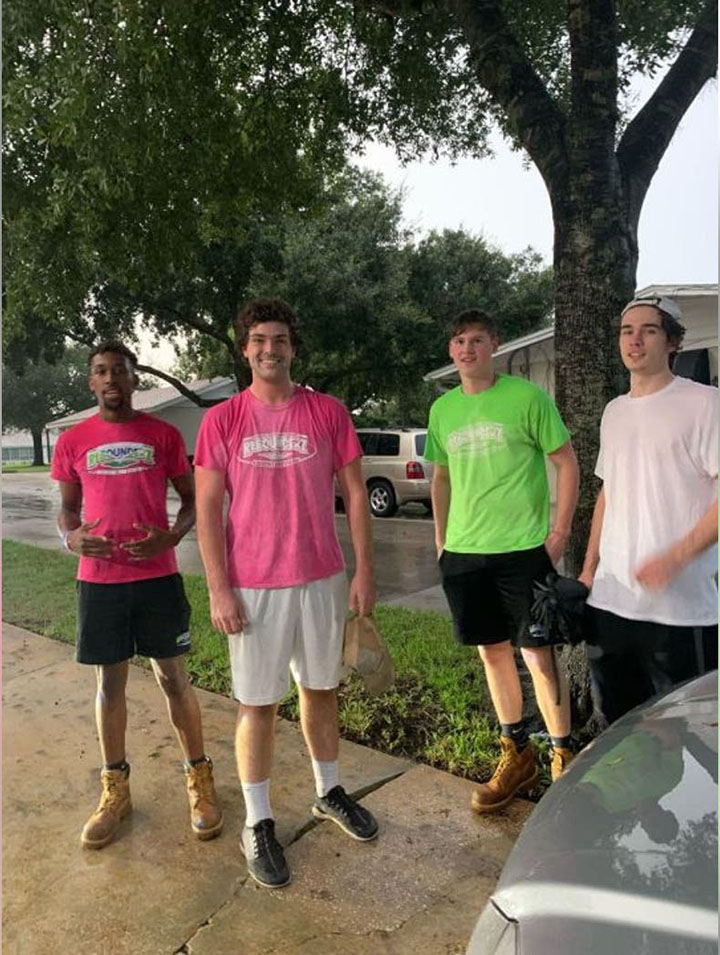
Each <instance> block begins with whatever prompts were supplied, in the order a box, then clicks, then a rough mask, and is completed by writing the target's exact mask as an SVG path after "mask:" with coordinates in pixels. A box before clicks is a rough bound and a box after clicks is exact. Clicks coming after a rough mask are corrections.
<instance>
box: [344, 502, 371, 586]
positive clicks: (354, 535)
mask: <svg viewBox="0 0 720 955" xmlns="http://www.w3.org/2000/svg"><path fill="white" fill-rule="evenodd" d="M345 516H346V518H347V524H348V530H349V531H350V540H351V541H352V546H353V551H354V553H355V569H356V571H357V570H364V571H370V572H372V570H373V542H372V527H371V525H370V512H369V510H368V504H367V494H366V492H365V488H364V487H363V486H361V487H360V488H359V489H353V490H351V491H350V492H349V493H348V495H347V499H346V501H345Z"/></svg>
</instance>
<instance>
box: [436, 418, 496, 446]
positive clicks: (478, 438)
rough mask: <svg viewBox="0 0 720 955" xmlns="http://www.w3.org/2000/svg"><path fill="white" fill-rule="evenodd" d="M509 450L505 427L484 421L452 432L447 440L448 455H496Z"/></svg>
mask: <svg viewBox="0 0 720 955" xmlns="http://www.w3.org/2000/svg"><path fill="white" fill-rule="evenodd" d="M506 448H507V440H506V438H505V431H504V430H503V426H502V425H501V424H498V423H496V422H494V421H483V422H482V423H480V424H471V425H468V426H467V427H465V428H458V430H457V431H452V432H451V433H450V435H449V436H448V440H447V453H448V454H496V453H497V452H498V451H504V450H505V449H506Z"/></svg>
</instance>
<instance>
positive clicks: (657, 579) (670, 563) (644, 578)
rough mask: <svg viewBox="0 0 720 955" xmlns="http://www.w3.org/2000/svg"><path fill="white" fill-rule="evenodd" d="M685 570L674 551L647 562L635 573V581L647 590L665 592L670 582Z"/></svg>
mask: <svg viewBox="0 0 720 955" xmlns="http://www.w3.org/2000/svg"><path fill="white" fill-rule="evenodd" d="M682 569H683V564H682V563H681V561H679V560H678V559H677V557H675V556H674V554H673V553H672V551H668V552H667V553H665V554H660V556H659V557H653V558H651V559H650V560H647V561H645V563H644V564H641V565H640V567H639V568H638V569H637V570H636V571H635V579H636V580H637V582H638V583H639V584H641V585H642V586H643V587H645V588H646V589H647V590H665V588H666V587H667V585H668V584H669V583H670V581H671V580H672V579H673V578H674V577H677V575H678V574H679V573H680V571H681V570H682Z"/></svg>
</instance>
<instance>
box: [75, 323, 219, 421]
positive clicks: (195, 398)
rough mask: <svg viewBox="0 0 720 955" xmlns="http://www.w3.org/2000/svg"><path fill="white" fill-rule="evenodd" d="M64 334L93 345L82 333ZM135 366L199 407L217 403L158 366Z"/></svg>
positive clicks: (207, 406) (87, 344)
mask: <svg viewBox="0 0 720 955" xmlns="http://www.w3.org/2000/svg"><path fill="white" fill-rule="evenodd" d="M65 336H66V337H67V338H70V339H71V340H72V341H74V342H79V343H80V344H81V345H86V346H87V347H88V348H92V346H93V341H92V339H88V338H83V337H82V335H78V334H77V333H76V332H70V331H66V332H65ZM136 367H137V370H138V371H142V372H145V374H146V375H153V376H154V377H155V378H161V379H162V380H163V381H167V382H168V384H170V385H172V386H173V387H174V388H176V389H177V390H178V391H179V392H180V394H181V395H184V396H185V397H186V398H189V399H190V401H192V402H193V404H196V405H198V406H199V407H200V408H212V406H213V405H215V404H217V400H216V399H214V398H201V397H200V395H197V394H195V392H194V391H193V390H192V389H191V388H188V387H187V385H184V384H183V383H182V382H181V381H180V379H179V378H176V377H175V376H174V375H170V374H168V372H166V371H160V369H159V368H153V367H152V365H142V364H138V365H137V366H136Z"/></svg>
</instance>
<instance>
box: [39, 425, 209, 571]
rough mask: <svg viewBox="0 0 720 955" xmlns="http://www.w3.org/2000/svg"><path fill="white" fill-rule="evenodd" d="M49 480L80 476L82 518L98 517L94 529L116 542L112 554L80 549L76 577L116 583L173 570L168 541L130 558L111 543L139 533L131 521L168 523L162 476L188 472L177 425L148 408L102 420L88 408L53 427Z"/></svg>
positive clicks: (75, 480) (142, 534)
mask: <svg viewBox="0 0 720 955" xmlns="http://www.w3.org/2000/svg"><path fill="white" fill-rule="evenodd" d="M50 473H51V476H52V477H53V478H54V479H55V480H56V481H67V482H69V483H72V484H80V485H81V487H82V495H83V522H88V521H94V520H95V519H96V518H98V517H99V518H100V523H99V524H98V526H97V527H96V528H94V529H93V533H94V534H101V535H102V536H104V537H110V538H111V539H112V540H113V541H114V542H115V545H116V546H115V547H114V548H113V552H112V556H111V557H110V558H107V559H103V560H99V559H98V558H95V557H81V558H80V564H79V566H78V574H77V576H78V580H86V581H89V582H90V583H95V584H123V583H128V582H129V581H132V580H148V579H149V578H151V577H165V576H167V575H169V574H174V573H177V563H176V561H175V551H174V549H172V548H171V549H170V550H166V551H163V553H162V554H158V555H157V556H155V557H149V558H148V559H147V560H143V561H131V560H130V555H129V554H128V553H127V552H126V551H124V550H121V548H120V547H119V546H117V545H118V544H121V543H123V542H125V541H130V540H140V539H141V538H143V537H145V536H146V532H145V531H143V530H138V529H137V528H136V527H133V524H134V523H142V524H153V525H155V526H156V527H162V528H163V529H167V527H168V517H167V482H168V480H169V479H170V478H176V477H180V476H182V475H183V474H189V473H190V463H189V462H188V458H187V454H186V452H185V444H184V442H183V439H182V436H181V434H180V432H179V431H178V430H177V428H175V427H173V426H172V425H171V424H168V423H167V422H166V421H161V420H160V419H159V418H155V417H153V416H152V415H149V414H142V413H139V414H138V415H137V416H136V417H134V418H131V419H130V420H129V421H103V419H102V418H101V417H100V415H93V416H92V418H88V419H87V420H86V421H82V422H81V423H80V424H77V425H75V427H73V428H70V429H69V430H68V431H63V433H62V434H61V435H60V437H59V439H58V442H57V444H56V445H55V450H54V451H53V457H52V468H51V472H50Z"/></svg>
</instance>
